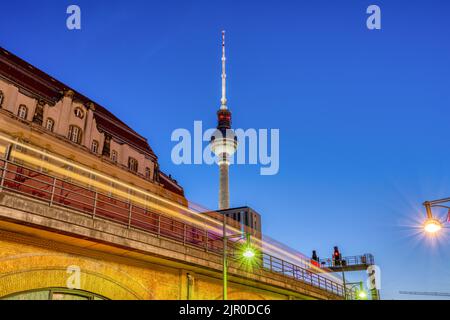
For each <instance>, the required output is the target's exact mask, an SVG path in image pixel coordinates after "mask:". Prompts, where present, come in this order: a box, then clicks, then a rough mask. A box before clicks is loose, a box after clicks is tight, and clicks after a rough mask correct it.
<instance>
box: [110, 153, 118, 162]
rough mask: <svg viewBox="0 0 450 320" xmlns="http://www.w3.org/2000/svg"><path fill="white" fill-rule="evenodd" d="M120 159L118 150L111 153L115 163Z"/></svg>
mask: <svg viewBox="0 0 450 320" xmlns="http://www.w3.org/2000/svg"><path fill="white" fill-rule="evenodd" d="M118 158H119V155H118V153H117V151H116V150H113V151H112V152H111V160H112V161H113V162H117V159H118Z"/></svg>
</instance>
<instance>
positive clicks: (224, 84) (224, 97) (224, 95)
mask: <svg viewBox="0 0 450 320" xmlns="http://www.w3.org/2000/svg"><path fill="white" fill-rule="evenodd" d="M226 61H227V58H226V56H225V30H223V31H222V99H221V103H222V104H221V106H220V109H221V110H226V109H227V74H226V69H225V66H226Z"/></svg>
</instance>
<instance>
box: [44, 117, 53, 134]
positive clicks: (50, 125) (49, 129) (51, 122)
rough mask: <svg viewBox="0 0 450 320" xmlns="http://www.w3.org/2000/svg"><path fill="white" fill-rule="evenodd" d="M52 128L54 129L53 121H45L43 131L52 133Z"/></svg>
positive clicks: (50, 119) (48, 119)
mask: <svg viewBox="0 0 450 320" xmlns="http://www.w3.org/2000/svg"><path fill="white" fill-rule="evenodd" d="M54 128H55V121H54V120H53V119H52V118H47V121H46V122H45V129H47V130H48V131H50V132H53V129H54Z"/></svg>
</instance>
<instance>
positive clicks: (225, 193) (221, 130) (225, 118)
mask: <svg viewBox="0 0 450 320" xmlns="http://www.w3.org/2000/svg"><path fill="white" fill-rule="evenodd" d="M226 61H227V59H226V57H225V31H222V99H221V105H220V108H219V111H217V130H216V131H215V133H214V134H213V136H212V138H211V150H212V152H214V154H215V155H216V156H217V160H218V161H217V164H218V165H219V210H224V209H229V208H230V191H229V183H228V181H229V180H228V170H229V166H230V157H231V156H232V155H233V154H234V153H235V152H236V149H237V137H236V135H235V134H234V131H233V130H231V112H230V110H228V107H227V96H226V93H227V74H226V69H225V66H226Z"/></svg>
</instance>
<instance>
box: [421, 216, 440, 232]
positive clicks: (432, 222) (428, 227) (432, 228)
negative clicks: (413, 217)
mask: <svg viewBox="0 0 450 320" xmlns="http://www.w3.org/2000/svg"><path fill="white" fill-rule="evenodd" d="M423 228H424V230H425V232H427V233H436V232H439V231H440V230H441V229H442V223H441V222H440V221H439V220H437V219H435V218H429V219H428V220H427V221H425V224H424V227H423Z"/></svg>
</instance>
